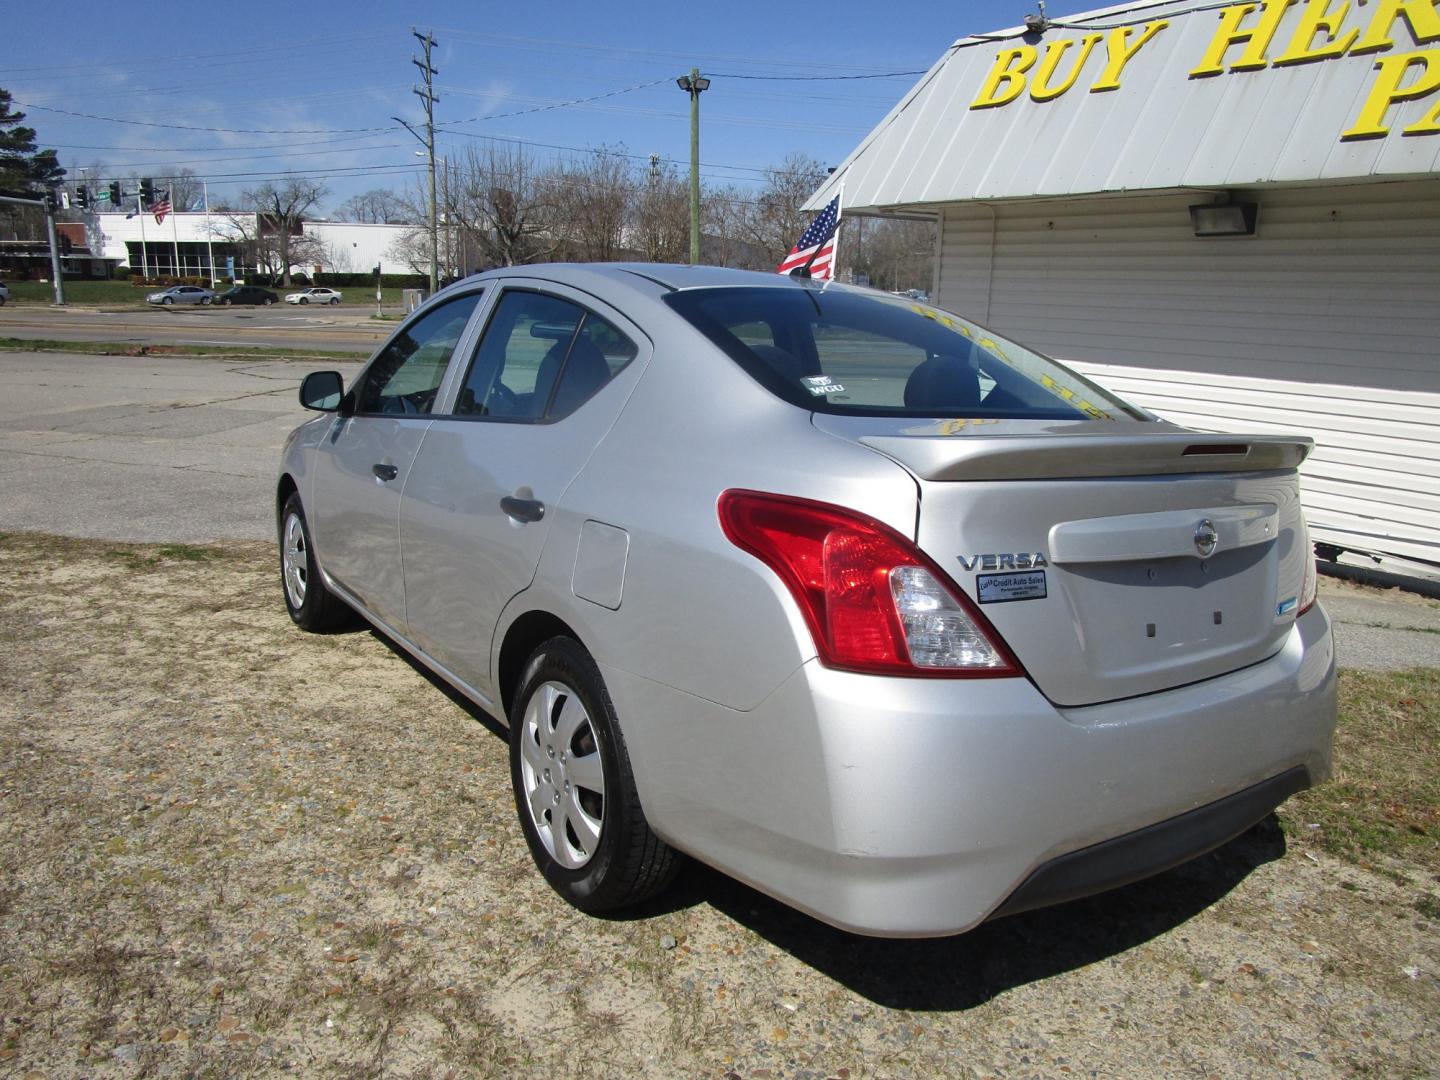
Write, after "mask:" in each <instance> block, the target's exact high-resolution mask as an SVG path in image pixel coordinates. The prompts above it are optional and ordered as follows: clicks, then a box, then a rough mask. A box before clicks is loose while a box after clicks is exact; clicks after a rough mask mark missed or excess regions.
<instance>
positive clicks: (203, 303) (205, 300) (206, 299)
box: [200, 296, 210, 307]
mask: <svg viewBox="0 0 1440 1080" xmlns="http://www.w3.org/2000/svg"><path fill="white" fill-rule="evenodd" d="M209 303H210V297H208V296H202V297H200V306H201V307H207V306H208V305H209Z"/></svg>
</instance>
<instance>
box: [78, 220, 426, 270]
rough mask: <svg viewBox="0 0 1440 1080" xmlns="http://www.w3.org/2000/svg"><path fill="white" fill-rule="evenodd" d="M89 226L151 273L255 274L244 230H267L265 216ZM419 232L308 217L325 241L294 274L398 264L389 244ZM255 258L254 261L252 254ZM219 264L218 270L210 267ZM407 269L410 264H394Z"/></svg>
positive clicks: (114, 254)
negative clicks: (316, 219)
mask: <svg viewBox="0 0 1440 1080" xmlns="http://www.w3.org/2000/svg"><path fill="white" fill-rule="evenodd" d="M91 220H92V221H93V225H91V226H90V228H89V240H90V250H91V251H92V252H96V253H97V257H99V258H103V259H105V260H106V261H108V262H110V263H112V264H113V265H115V266H124V267H128V268H129V269H131V270H132V271H134V272H135V273H137V274H143V275H144V276H146V277H172V276H173V277H197V278H210V277H212V276H213V277H217V278H230V277H240V278H244V277H246V276H249V275H253V274H254V273H255V267H254V265H253V263H250V262H247V255H246V247H247V246H246V245H245V244H244V243H243V242H242V241H243V239H244V238H245V237H246V236H251V237H253V236H256V235H257V234H258V235H264V234H265V229H266V223H265V222H264V221H263V220H261V219H260V217H259V215H256V214H253V213H246V214H235V213H226V214H219V213H215V214H203V213H179V214H166V215H165V216H164V218H163V220H161V221H158V222H157V221H156V220H155V216H154V215H153V214H151V213H145V214H120V213H112V214H96V215H94V217H93V218H92V219H91ZM415 231H416V226H413V225H369V224H362V223H358V222H351V221H304V222H302V223H301V225H300V234H301V235H304V236H307V237H311V238H313V239H316V240H318V241H319V243H318V244H311V245H308V246H307V248H306V250H307V251H308V252H309V253H310V254H311V255H312V256H314V258H313V259H311V260H309V261H306V262H303V263H301V262H297V263H294V264H293V265H292V266H291V271H292V272H295V273H304V274H310V273H313V272H316V271H319V272H322V273H323V272H329V273H338V274H359V273H368V272H369V270H370V269H371V267H374V266H377V265H384V266H387V267H388V266H390V264H391V263H392V262H394V257H393V256H392V255H391V253H390V252H391V245H392V244H393V243H394V242H395V241H396V239H397V238H400V237H405V236H407V235H409V234H410V233H413V232H415ZM250 258H252V259H253V256H251V257H250ZM212 267H213V272H212ZM394 269H395V270H397V271H399V272H401V273H405V272H407V271H408V270H409V269H410V268H409V267H408V266H407V267H402V266H400V265H398V264H397V265H396V266H395V267H394Z"/></svg>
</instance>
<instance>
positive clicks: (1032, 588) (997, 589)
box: [975, 570, 1045, 604]
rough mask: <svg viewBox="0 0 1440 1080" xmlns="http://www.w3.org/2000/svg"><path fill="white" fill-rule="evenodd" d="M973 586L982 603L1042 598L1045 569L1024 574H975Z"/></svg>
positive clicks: (1005, 602)
mask: <svg viewBox="0 0 1440 1080" xmlns="http://www.w3.org/2000/svg"><path fill="white" fill-rule="evenodd" d="M975 587H976V589H977V590H978V591H979V596H980V603H982V604H1008V603H1009V602H1010V601H1012V600H1044V599H1045V571H1044V570H1032V571H1030V572H1029V573H1025V574H977V575H976V576H975Z"/></svg>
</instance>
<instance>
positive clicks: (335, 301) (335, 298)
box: [330, 296, 340, 307]
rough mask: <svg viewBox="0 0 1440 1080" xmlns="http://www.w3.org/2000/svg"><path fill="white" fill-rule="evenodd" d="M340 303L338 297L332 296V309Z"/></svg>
mask: <svg viewBox="0 0 1440 1080" xmlns="http://www.w3.org/2000/svg"><path fill="white" fill-rule="evenodd" d="M338 303H340V298H339V297H338V296H332V297H331V298H330V306H331V307H334V306H335V305H336V304H338Z"/></svg>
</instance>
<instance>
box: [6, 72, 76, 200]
mask: <svg viewBox="0 0 1440 1080" xmlns="http://www.w3.org/2000/svg"><path fill="white" fill-rule="evenodd" d="M24 119H25V114H24V113H19V112H14V111H12V110H11V108H10V91H9V90H0V194H3V195H9V196H11V197H14V198H21V199H24V198H34V197H35V196H36V195H37V194H38V193H39V192H40V191H41V190H43V189H44V188H46V187H50V186H51V185H54V184H57V183H59V182H60V178H61V177H63V176H64V175H65V170H64V169H62V168H61V167H60V163H59V161H57V160H56V159H55V151H54V150H41V151H39V152H38V153H37V152H36V150H35V129H34V128H28V127H21V126H20V121H22V120H24Z"/></svg>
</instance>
